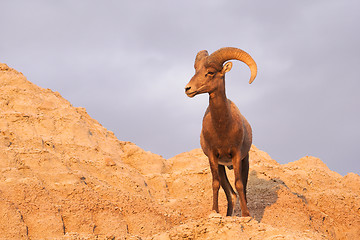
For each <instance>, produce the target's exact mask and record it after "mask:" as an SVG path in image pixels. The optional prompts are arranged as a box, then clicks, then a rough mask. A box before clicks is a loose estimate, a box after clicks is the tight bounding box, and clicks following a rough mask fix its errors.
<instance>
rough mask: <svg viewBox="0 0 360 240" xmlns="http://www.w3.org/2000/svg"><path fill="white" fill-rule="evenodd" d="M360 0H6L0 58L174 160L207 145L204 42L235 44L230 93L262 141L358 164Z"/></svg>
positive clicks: (0, 18) (340, 167)
mask: <svg viewBox="0 0 360 240" xmlns="http://www.w3.org/2000/svg"><path fill="white" fill-rule="evenodd" d="M359 5H360V4H359V3H358V2H357V1H350V0H346V1H341V2H339V1H316V2H311V1H305V2H296V3H295V2H289V1H283V0H281V1H280V0H279V1H271V2H264V1H230V0H228V1H217V0H212V1H188V0H186V1H180V2H170V1H160V0H158V1H132V2H126V1H110V0H108V1H61V2H54V1H31V2H29V1H5V2H3V3H2V9H3V12H2V14H1V15H0V22H2V23H3V24H2V27H1V32H0V34H1V38H0V53H1V56H0V61H1V62H5V63H7V64H9V65H10V66H11V67H14V68H16V69H17V70H19V71H22V72H23V73H24V74H25V75H26V76H27V77H28V79H29V80H30V81H32V82H34V83H35V84H37V85H39V86H41V87H44V88H51V89H52V90H54V91H58V92H60V93H61V94H62V95H63V96H64V97H65V98H66V99H68V100H69V101H70V102H71V103H73V105H75V106H82V107H86V108H87V110H88V112H89V114H90V115H91V116H92V117H94V118H95V119H97V120H98V121H99V122H100V123H102V124H103V125H104V126H105V127H106V128H108V129H109V130H112V131H114V132H115V134H116V135H117V136H118V138H119V139H121V140H129V141H133V142H135V143H136V144H138V145H140V146H141V147H143V148H145V149H146V150H150V151H152V152H155V153H158V154H161V155H163V156H165V157H171V156H173V155H175V154H178V153H180V152H184V151H189V150H190V149H193V148H196V147H199V133H200V130H201V120H202V116H203V113H204V112H205V109H206V107H207V101H208V99H207V96H206V95H202V96H197V97H196V98H194V99H189V98H187V97H186V95H185V94H184V90H183V88H184V86H185V84H186V83H187V82H188V80H189V79H190V78H191V76H192V74H193V72H194V70H193V61H194V58H195V55H196V53H197V52H198V51H200V50H203V49H207V50H208V51H209V52H212V51H215V50H217V49H218V48H220V47H224V46H236V47H239V48H242V49H244V50H246V51H248V52H249V53H250V54H251V55H252V56H253V57H254V59H255V60H256V62H257V64H258V67H259V74H258V77H257V79H256V80H255V82H254V83H253V84H252V85H249V84H247V81H248V78H249V70H248V68H247V67H246V66H245V65H244V64H242V63H234V68H233V70H232V71H231V72H229V73H228V75H227V83H226V85H227V94H228V97H229V98H230V99H232V100H233V101H234V102H235V103H236V104H237V105H238V106H239V108H240V110H241V111H242V112H243V114H244V115H245V116H246V117H247V118H248V120H249V121H250V123H251V124H252V127H253V131H254V144H255V145H257V146H258V147H259V148H260V149H263V150H265V151H267V152H268V153H269V154H270V155H271V156H272V157H273V158H274V159H276V160H278V161H279V162H282V163H285V162H288V161H293V160H296V159H298V158H300V157H302V156H305V155H307V154H309V155H314V156H317V157H320V158H321V159H322V160H323V161H324V162H325V163H326V164H327V165H328V166H329V167H330V168H331V169H332V170H336V171H338V172H340V173H341V174H346V173H347V172H349V171H353V172H356V173H359V164H358V161H357V159H358V157H357V155H356V153H357V142H358V141H357V137H358V136H359V135H360V130H359V129H360V128H359V127H358V126H357V122H358V121H357V120H358V118H359V110H358V109H359V103H360V95H359V94H357V91H358V89H359V87H360V86H359V85H360V83H359V81H358V80H359V77H358V71H357V68H358V65H359V63H360V59H359V56H360V47H359V45H358V43H359V42H360V34H359V32H358V31H356V29H357V28H358V26H357V23H358V22H360V21H359V20H360V16H359V15H358V13H357V9H359Z"/></svg>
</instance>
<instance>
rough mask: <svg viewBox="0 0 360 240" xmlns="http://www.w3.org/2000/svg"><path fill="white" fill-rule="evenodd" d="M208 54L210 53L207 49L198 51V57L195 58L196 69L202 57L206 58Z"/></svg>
mask: <svg viewBox="0 0 360 240" xmlns="http://www.w3.org/2000/svg"><path fill="white" fill-rule="evenodd" d="M208 56H209V53H208V51H206V50H202V51H200V52H198V53H197V55H196V58H195V64H194V67H195V69H197V68H198V66H199V62H200V61H201V60H202V59H204V58H205V57H208Z"/></svg>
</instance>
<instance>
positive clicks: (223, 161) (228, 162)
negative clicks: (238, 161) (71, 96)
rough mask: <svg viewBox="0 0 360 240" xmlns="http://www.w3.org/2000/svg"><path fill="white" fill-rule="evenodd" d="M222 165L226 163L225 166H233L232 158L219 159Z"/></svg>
mask: <svg viewBox="0 0 360 240" xmlns="http://www.w3.org/2000/svg"><path fill="white" fill-rule="evenodd" d="M218 163H219V164H220V165H224V166H232V165H233V164H232V160H231V158H221V159H219V162H218Z"/></svg>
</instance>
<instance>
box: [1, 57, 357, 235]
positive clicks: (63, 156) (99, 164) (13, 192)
mask: <svg viewBox="0 0 360 240" xmlns="http://www.w3.org/2000/svg"><path fill="white" fill-rule="evenodd" d="M0 89H1V91H0V239H148V240H150V239H154V240H155V239H157V240H166V239H360V187H359V186H360V177H359V175H357V174H354V173H349V174H347V175H346V176H344V177H343V176H341V175H340V174H338V173H336V172H333V171H331V170H329V169H328V168H327V166H326V165H325V164H324V163H323V162H322V161H321V160H320V159H318V158H315V157H310V156H307V157H303V158H301V159H299V160H298V161H295V162H292V163H288V164H284V165H281V164H279V163H277V162H276V161H275V160H273V159H271V157H270V156H269V155H268V154H267V153H265V152H263V151H261V150H259V149H257V148H256V147H255V146H253V147H252V149H251V152H250V175H249V183H248V206H249V210H250V214H251V216H252V218H241V217H239V216H240V212H239V205H238V204H237V206H236V209H235V216H234V217H225V213H226V199H225V194H224V193H223V191H221V193H220V199H219V203H220V214H216V213H212V212H211V203H212V199H211V198H212V190H211V173H210V169H209V166H208V162H207V159H206V157H205V156H204V154H203V153H202V151H201V150H200V149H195V150H192V151H190V152H186V153H182V154H179V155H177V156H175V157H173V158H171V159H164V158H162V157H161V156H159V155H156V154H153V153H151V152H147V151H144V150H143V149H141V148H139V147H138V146H136V145H135V144H133V143H130V142H124V141H121V140H118V139H117V138H116V137H115V135H114V134H113V133H112V132H111V131H108V130H107V129H105V128H104V127H103V126H101V124H100V123H98V122H97V121H96V120H94V119H92V118H91V117H90V116H89V115H88V114H87V113H86V110H85V109H84V108H78V107H73V106H72V105H71V104H70V103H69V102H68V101H67V100H65V99H64V98H62V97H61V95H60V94H59V93H57V92H53V91H51V90H49V89H43V88H40V87H38V86H36V85H34V84H32V83H31V82H29V81H27V80H26V78H25V77H24V76H23V74H21V73H19V72H17V71H16V70H14V69H12V68H9V67H8V66H7V65H6V64H0ZM120 137H121V136H120ZM228 175H229V177H230V178H231V177H232V178H233V173H232V172H231V171H230V172H229V173H228ZM231 181H232V182H233V179H231Z"/></svg>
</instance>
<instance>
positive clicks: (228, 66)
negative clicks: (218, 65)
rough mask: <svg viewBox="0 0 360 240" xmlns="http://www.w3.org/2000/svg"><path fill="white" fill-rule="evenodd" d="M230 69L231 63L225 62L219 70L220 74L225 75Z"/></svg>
mask: <svg viewBox="0 0 360 240" xmlns="http://www.w3.org/2000/svg"><path fill="white" fill-rule="evenodd" d="M231 68H232V62H227V63H225V65H224V66H223V68H222V69H221V73H222V74H225V73H227V72H228V71H230V70H231Z"/></svg>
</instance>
